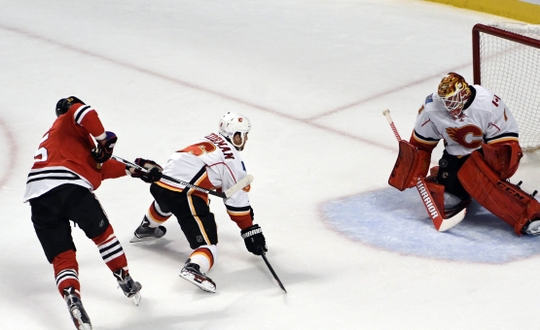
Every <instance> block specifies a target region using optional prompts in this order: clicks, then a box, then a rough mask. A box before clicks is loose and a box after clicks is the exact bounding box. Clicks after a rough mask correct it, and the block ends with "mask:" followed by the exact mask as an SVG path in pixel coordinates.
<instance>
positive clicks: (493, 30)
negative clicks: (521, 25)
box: [472, 23, 540, 85]
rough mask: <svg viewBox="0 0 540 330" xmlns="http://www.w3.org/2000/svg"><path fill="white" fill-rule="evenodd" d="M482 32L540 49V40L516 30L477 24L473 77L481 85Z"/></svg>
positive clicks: (474, 35)
mask: <svg viewBox="0 0 540 330" xmlns="http://www.w3.org/2000/svg"><path fill="white" fill-rule="evenodd" d="M480 33H486V34H490V35H492V36H495V37H499V38H503V39H506V40H510V41H513V42H518V43H520V44H523V45H527V46H530V47H534V48H539V49H540V40H536V39H533V38H530V37H527V36H523V35H520V34H517V33H514V32H510V31H506V30H502V29H499V28H497V27H494V26H489V25H484V24H480V23H478V24H475V25H474V26H473V29H472V51H473V79H474V83H475V84H478V85H481V84H482V81H481V80H482V77H481V75H480V64H481V63H480Z"/></svg>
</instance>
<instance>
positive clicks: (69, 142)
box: [24, 104, 126, 202]
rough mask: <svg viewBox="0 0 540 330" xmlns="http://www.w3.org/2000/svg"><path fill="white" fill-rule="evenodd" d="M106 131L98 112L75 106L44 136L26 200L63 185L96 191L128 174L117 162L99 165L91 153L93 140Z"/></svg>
mask: <svg viewBox="0 0 540 330" xmlns="http://www.w3.org/2000/svg"><path fill="white" fill-rule="evenodd" d="M104 132H105V129H104V128H103V125H102V123H101V121H100V120H99V117H98V115H97V112H96V111H95V110H94V109H93V108H92V107H90V106H89V105H84V104H74V105H73V106H72V107H71V108H70V109H69V110H68V111H67V112H66V113H65V114H63V115H61V116H59V117H58V118H56V120H55V122H54V123H53V125H52V127H51V128H50V129H49V130H48V131H47V133H45V135H43V138H42V139H41V142H40V143H39V147H38V150H37V152H36V154H35V155H34V165H33V166H32V169H31V170H30V173H29V174H28V178H27V181H26V191H25V193H24V201H25V202H27V201H28V200H29V199H32V198H35V197H39V196H41V195H43V194H44V193H46V192H48V191H50V190H51V189H53V188H55V187H58V186H60V185H62V184H76V185H80V186H83V187H86V188H88V189H90V190H95V189H97V188H98V187H99V186H100V185H101V181H102V180H104V179H107V178H116V177H120V176H124V175H126V171H125V165H124V164H122V163H120V162H117V161H115V160H112V159H111V160H108V161H106V162H105V163H103V164H98V163H96V161H95V160H94V159H93V158H92V155H91V153H90V151H91V150H92V149H93V148H94V147H95V143H94V139H93V137H97V136H100V135H102V134H103V133H104Z"/></svg>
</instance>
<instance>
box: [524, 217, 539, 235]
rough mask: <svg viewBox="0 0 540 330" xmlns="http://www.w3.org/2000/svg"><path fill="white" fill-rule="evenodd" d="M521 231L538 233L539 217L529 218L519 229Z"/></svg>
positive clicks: (532, 233) (526, 233)
mask: <svg viewBox="0 0 540 330" xmlns="http://www.w3.org/2000/svg"><path fill="white" fill-rule="evenodd" d="M521 233H523V234H524V235H540V218H536V219H533V220H529V222H528V223H527V224H526V225H525V226H523V229H521Z"/></svg>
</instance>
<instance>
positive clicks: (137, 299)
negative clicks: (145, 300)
mask: <svg viewBox="0 0 540 330" xmlns="http://www.w3.org/2000/svg"><path fill="white" fill-rule="evenodd" d="M141 298H142V297H141V293H140V292H137V293H136V294H135V295H134V296H133V297H131V299H133V302H134V303H135V305H137V306H139V303H140V302H141Z"/></svg>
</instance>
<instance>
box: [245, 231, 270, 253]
mask: <svg viewBox="0 0 540 330" xmlns="http://www.w3.org/2000/svg"><path fill="white" fill-rule="evenodd" d="M240 233H241V234H242V238H243V239H244V243H246V248H247V250H248V251H249V252H251V253H253V254H255V255H258V256H260V255H262V254H263V252H266V251H268V248H267V247H266V239H265V238H264V235H263V233H262V229H261V227H259V225H257V224H255V225H252V226H251V227H248V228H246V229H243V230H242V231H241V232H240Z"/></svg>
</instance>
